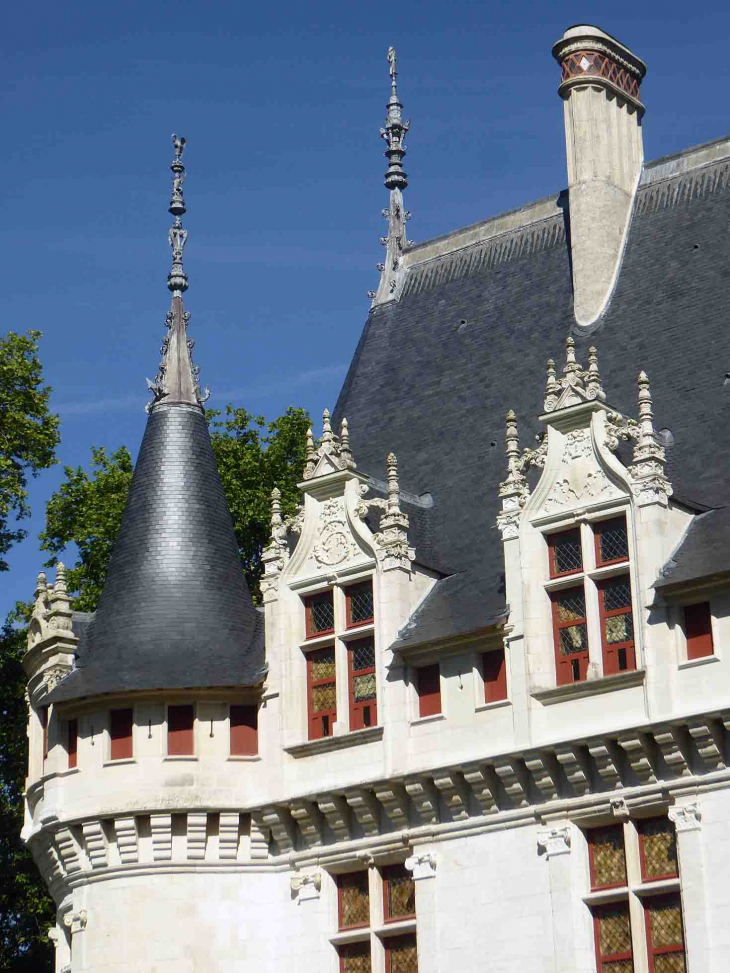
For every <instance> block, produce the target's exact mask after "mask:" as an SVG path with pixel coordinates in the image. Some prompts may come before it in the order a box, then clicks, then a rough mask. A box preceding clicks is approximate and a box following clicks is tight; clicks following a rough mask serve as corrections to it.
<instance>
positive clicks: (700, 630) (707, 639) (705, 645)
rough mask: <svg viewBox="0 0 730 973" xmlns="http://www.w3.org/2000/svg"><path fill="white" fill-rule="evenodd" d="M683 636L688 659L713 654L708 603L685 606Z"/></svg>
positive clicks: (710, 615) (710, 616)
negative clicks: (685, 640) (685, 641)
mask: <svg viewBox="0 0 730 973" xmlns="http://www.w3.org/2000/svg"><path fill="white" fill-rule="evenodd" d="M684 635H685V638H686V639H687V658H688V659H701V658H702V657H703V656H706V655H713V654H714V652H715V648H714V646H713V644H712V613H711V612H710V603H709V601H703V602H700V603H699V604H697V605H685V608H684Z"/></svg>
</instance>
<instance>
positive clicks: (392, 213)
mask: <svg viewBox="0 0 730 973" xmlns="http://www.w3.org/2000/svg"><path fill="white" fill-rule="evenodd" d="M388 64H389V65H390V99H389V100H388V104H387V110H388V114H387V116H386V118H385V127H384V128H381V129H380V135H381V137H382V138H383V139H385V141H386V142H387V145H388V148H387V149H386V150H385V155H386V157H387V159H388V170H387V172H386V173H385V187H386V189H389V190H390V206H389V207H388V209H384V210H383V216H384V217H385V219H386V220H388V235H387V236H384V237H381V238H380V242H381V244H382V245H383V246H384V247H386V248H387V250H386V259H385V260H384V261H383V263H379V264H378V265H377V266H378V270H379V271H380V272H381V277H380V286H379V287H378V290H377V292H373V291H370V292H369V296H370V297H373V298H376V299H378V300H381V301H385V300H389V299H390V298H391V297H392V296H393V294H394V292H395V289H396V286H397V279H396V276H395V272H396V271H397V270H398V266H399V263H400V255H401V252H402V250H403V249H404V247H406V246H407V244H408V240H407V239H406V220H408V219H409V218H410V215H411V214H410V213H409V212H408V211H407V210H406V209H405V208H404V206H403V195H402V190H404V189H405V188H406V186H407V185H408V175H407V174H406V172H405V170H404V169H403V159H404V157H405V154H406V147H405V145H404V143H403V138H404V136H405V134H406V132H407V131H408V130H409V128H410V126H411V123H410V121H408V120H406V121H404V120H403V105H402V104H401V103H400V101H399V100H398V86H397V81H396V79H397V77H398V71H397V70H396V53H395V48H394V47H389V48H388Z"/></svg>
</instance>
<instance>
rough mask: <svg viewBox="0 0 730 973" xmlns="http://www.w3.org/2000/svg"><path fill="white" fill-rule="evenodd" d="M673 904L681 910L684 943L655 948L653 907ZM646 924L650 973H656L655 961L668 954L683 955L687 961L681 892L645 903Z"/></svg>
mask: <svg viewBox="0 0 730 973" xmlns="http://www.w3.org/2000/svg"><path fill="white" fill-rule="evenodd" d="M670 901H671V902H673V903H676V906H677V908H678V909H679V921H680V923H681V927H682V942H681V943H672V944H671V945H669V946H654V944H653V943H652V941H651V907H652V905H656V903H657V902H667V903H668V902H670ZM644 922H645V923H646V946H647V949H648V951H649V973H654V971H655V963H654V961H655V959H656V958H657V956H665V955H666V954H667V953H681V954H682V956H683V957H684V959H685V962H686V959H687V955H686V952H685V945H684V916H683V915H682V899H681V897H680V894H679V892H672V893H670V894H669V895H652V896H651V898H648V899H646V900H645V901H644Z"/></svg>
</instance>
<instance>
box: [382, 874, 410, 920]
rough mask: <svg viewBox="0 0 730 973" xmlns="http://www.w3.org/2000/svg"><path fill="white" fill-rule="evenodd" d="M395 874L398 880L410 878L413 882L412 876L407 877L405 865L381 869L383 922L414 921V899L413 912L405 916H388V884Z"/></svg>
mask: <svg viewBox="0 0 730 973" xmlns="http://www.w3.org/2000/svg"><path fill="white" fill-rule="evenodd" d="M396 874H397V876H398V877H399V878H404V877H405V878H410V879H411V881H412V880H413V879H412V876H411V875H409V873H408V869H407V868H406V866H405V865H388V866H386V867H385V868H384V869H383V871H382V876H383V922H404V921H405V920H406V919H415V918H416V909H415V899H414V907H413V912H409V913H407V914H406V915H402V916H392V915H391V914H390V908H389V906H388V893H389V885H390V882H391V880H392V878H393V876H395V875H396Z"/></svg>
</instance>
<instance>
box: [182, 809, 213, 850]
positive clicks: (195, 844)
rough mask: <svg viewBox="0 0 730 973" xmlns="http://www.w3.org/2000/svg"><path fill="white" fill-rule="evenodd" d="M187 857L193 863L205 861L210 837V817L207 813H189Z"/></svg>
mask: <svg viewBox="0 0 730 973" xmlns="http://www.w3.org/2000/svg"><path fill="white" fill-rule="evenodd" d="M187 818H188V819H187V832H188V833H187V855H188V859H189V860H191V861H203V860H204V859H205V843H206V839H207V836H208V815H207V813H206V812H205V811H189V812H188V816H187Z"/></svg>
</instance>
